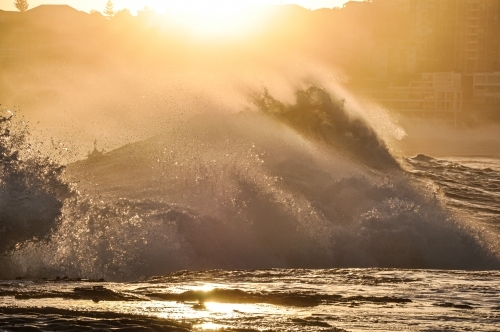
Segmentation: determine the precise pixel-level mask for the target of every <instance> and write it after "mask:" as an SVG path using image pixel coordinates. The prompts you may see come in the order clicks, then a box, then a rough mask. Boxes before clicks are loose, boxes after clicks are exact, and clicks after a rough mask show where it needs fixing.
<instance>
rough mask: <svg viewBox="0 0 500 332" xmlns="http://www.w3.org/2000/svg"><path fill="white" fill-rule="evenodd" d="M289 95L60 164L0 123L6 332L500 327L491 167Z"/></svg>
mask: <svg viewBox="0 0 500 332" xmlns="http://www.w3.org/2000/svg"><path fill="white" fill-rule="evenodd" d="M296 97H297V98H296V101H295V103H292V104H285V103H282V102H280V101H278V100H276V99H274V98H273V97H272V96H271V95H270V94H269V93H268V92H267V91H264V92H263V93H261V94H256V95H255V96H253V105H254V109H252V110H247V111H244V112H240V113H235V114H213V113H212V114H206V115H199V116H197V117H193V118H190V119H187V120H186V121H185V122H183V123H181V124H180V125H179V126H177V127H175V128H173V129H170V130H168V131H166V132H164V133H162V134H160V135H157V136H154V137H151V138H150V139H147V140H144V141H140V142H137V143H134V144H129V145H127V146H123V147H121V148H119V149H116V150H113V151H110V152H107V153H101V152H99V151H97V150H95V151H94V152H93V153H91V154H89V157H88V158H87V159H85V160H81V161H78V162H75V163H72V164H69V165H67V166H66V167H63V166H61V165H58V164H57V163H55V162H54V161H52V160H50V159H49V158H45V157H43V156H41V155H40V154H38V153H33V151H32V150H33V149H32V146H30V144H29V143H28V141H27V140H26V136H27V135H28V133H27V132H26V130H25V129H23V128H16V127H14V124H13V123H12V121H11V119H10V118H9V117H8V116H6V117H4V118H3V119H2V121H1V123H0V124H1V126H2V127H1V129H2V135H1V136H0V141H1V144H0V147H1V150H0V153H1V156H2V161H3V163H2V169H1V176H2V178H1V180H2V186H1V188H0V198H1V200H0V204H1V209H0V211H1V212H0V213H1V216H0V217H1V218H0V235H1V236H2V241H1V243H0V251H1V252H2V254H1V256H0V278H3V279H4V281H2V282H1V283H0V302H1V304H0V330H2V329H3V330H7V331H11V330H21V331H22V330H23V328H26V326H31V328H32V330H34V331H36V330H37V329H38V330H49V331H50V330H57V329H62V328H66V329H67V330H71V329H73V330H89V331H90V330H98V329H101V330H102V329H104V330H113V329H117V330H127V329H128V330H129V331H135V330H137V331H140V330H144V331H154V330H158V331H160V330H162V329H163V330H167V331H174V330H178V331H183V330H228V331H247V330H248V331H342V330H346V331H373V330H381V331H395V330H402V331H455V330H471V331H496V330H498V327H497V326H498V325H499V318H500V314H499V310H500V300H499V299H498V291H499V289H500V281H499V280H498V277H499V272H498V269H499V268H500V241H499V235H500V230H499V225H500V217H499V216H500V196H499V194H498V192H499V186H500V160H498V159H494V158H486V157H480V158H479V157H468V158H464V157H460V158H459V157H443V158H432V157H430V156H426V155H417V156H414V157H398V156H394V155H393V153H391V151H390V149H389V147H388V146H387V145H386V143H385V142H384V141H383V140H382V139H381V138H380V136H379V135H378V134H377V133H376V131H375V129H373V128H372V127H371V126H370V125H369V124H368V123H367V122H365V121H364V120H363V119H362V118H361V117H359V116H354V115H353V114H351V113H350V112H349V109H348V108H347V107H346V106H345V105H344V102H343V101H342V100H341V99H338V98H336V97H335V96H332V95H331V94H330V93H329V92H328V91H326V90H325V89H323V88H318V87H314V86H313V87H310V88H308V89H305V90H299V91H297V93H296ZM16 277H23V278H24V279H22V278H19V279H17V280H16V279H15V278H16Z"/></svg>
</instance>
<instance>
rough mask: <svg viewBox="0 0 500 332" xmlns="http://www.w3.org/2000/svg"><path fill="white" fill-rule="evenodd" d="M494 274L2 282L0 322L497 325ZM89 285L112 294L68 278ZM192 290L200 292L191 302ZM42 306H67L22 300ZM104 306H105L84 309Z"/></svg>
mask: <svg viewBox="0 0 500 332" xmlns="http://www.w3.org/2000/svg"><path fill="white" fill-rule="evenodd" d="M499 280H500V272H499V271H483V272H470V271H440V270H396V269H329V270H285V269H273V270H252V271H249V270H247V271H223V270H214V271H204V272H187V271H184V272H176V273H173V274H170V275H167V276H165V277H158V278H151V279H149V280H148V281H145V282H134V283H108V282H89V281H87V282H85V281H65V280H59V281H50V280H45V281H25V280H16V281H3V282H1V287H0V291H1V294H3V296H0V307H2V308H4V309H0V313H1V312H2V310H3V312H5V313H6V314H0V330H6V331H11V330H15V328H13V326H14V323H15V324H17V326H18V327H19V326H20V325H21V324H23V322H24V323H27V322H29V323H30V325H31V326H35V327H38V328H39V329H41V330H45V328H47V327H48V325H47V320H52V321H53V322H54V321H58V322H59V324H60V325H58V326H59V328H62V326H66V328H69V327H70V326H72V325H73V326H74V327H75V326H76V327H78V326H80V328H81V329H80V330H83V327H84V326H85V329H86V330H92V329H91V328H97V327H99V328H104V329H110V328H111V327H113V326H112V324H115V326H114V327H113V328H115V329H118V330H120V329H123V330H125V329H126V327H127V326H126V324H125V323H127V322H128V323H130V324H132V330H144V331H147V330H148V329H149V331H161V329H159V327H157V328H155V326H159V325H158V324H156V325H154V324H152V323H151V320H148V319H144V320H140V319H139V318H138V317H134V319H128V321H126V322H125V318H127V317H128V316H126V315H127V314H133V315H140V316H149V317H157V318H162V319H168V320H171V321H175V322H177V323H181V324H184V326H185V327H186V328H187V329H189V330H195V331H210V330H228V331H342V330H347V331H457V330H460V331H498V326H499V324H500V298H499V297H498V294H499V292H500V281H499ZM92 286H98V287H97V289H100V291H101V292H103V294H104V291H103V290H102V289H108V290H113V291H114V292H113V294H114V296H115V297H116V299H118V300H114V301H99V302H94V301H92V300H90V299H86V298H85V296H83V297H82V299H75V297H74V295H75V293H78V291H74V289H75V287H80V288H85V289H91V287H92ZM99 286H103V288H100V287H99ZM222 290H226V291H222ZM227 290H233V291H227ZM234 290H239V291H234ZM189 291H200V292H189ZM6 294H9V295H6ZM121 296H124V297H123V298H121ZM16 297H17V299H16ZM72 297H73V299H71V298H72ZM125 297H126V298H125ZM201 297H203V298H204V299H206V300H207V301H206V302H205V305H204V306H205V307H204V308H203V306H202V308H198V309H197V308H196V307H197V305H198V302H197V301H196V298H198V299H199V300H200V299H201ZM28 298H29V299H28ZM175 299H177V301H176V300H175ZM181 299H185V301H181ZM49 307H50V308H57V309H64V310H70V311H71V312H69V311H52V312H51V311H43V310H39V311H37V310H32V311H23V310H25V309H22V308H49ZM5 308H12V309H9V310H8V312H6V311H5V310H6V309H5ZM103 312H104V313H109V315H108V316H97V319H96V318H95V317H94V318H93V317H92V315H95V314H96V313H103ZM113 313H116V314H119V315H120V316H113ZM118 317H121V318H120V319H118ZM128 318H130V317H128ZM144 318H145V317H144ZM117 321H120V322H121V325H117V323H116V322H117ZM152 321H153V322H156V323H157V322H158V321H154V320H152ZM9 322H10V323H9ZM77 322H80V323H79V324H80V325H78V323H77ZM86 322H87V323H86ZM92 322H93V323H92ZM97 322H99V324H100V325H99V326H97V325H98V324H97ZM106 322H107V323H106ZM160 322H161V321H160ZM9 324H10V325H9ZM85 324H87V325H85ZM92 324H94V325H95V326H94V327H92ZM106 324H108V325H107V326H106ZM133 324H135V325H133ZM9 326H10V327H9ZM148 326H149V327H148ZM127 328H130V326H129V327H127ZM169 328H170V329H168V328H166V327H165V328H164V330H166V331H170V330H172V331H173V330H175V329H176V328H177V329H180V327H169ZM337 329H338V330H337ZM47 330H54V329H53V327H52V328H51V329H47ZM76 330H78V329H76ZM181 330H182V329H181Z"/></svg>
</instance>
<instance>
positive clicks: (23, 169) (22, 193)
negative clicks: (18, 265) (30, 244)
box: [0, 111, 74, 253]
mask: <svg viewBox="0 0 500 332" xmlns="http://www.w3.org/2000/svg"><path fill="white" fill-rule="evenodd" d="M27 135H28V127H27V125H23V124H22V123H18V124H17V126H16V125H14V126H13V115H12V113H11V112H10V111H8V112H7V114H5V116H0V253H2V252H4V251H5V250H7V249H12V248H13V247H19V246H22V245H23V243H24V241H27V240H32V239H33V240H41V239H47V238H48V237H49V235H50V234H51V232H52V231H53V230H54V229H55V228H56V227H57V225H58V224H59V223H60V221H61V217H62V214H61V208H62V206H63V204H64V201H65V200H67V199H68V198H70V197H71V196H73V195H74V190H73V188H72V185H71V184H69V183H67V182H65V181H64V180H63V179H62V176H63V173H64V167H63V166H61V165H58V164H57V163H55V162H53V161H52V160H50V159H49V158H46V157H44V156H43V154H41V152H40V151H39V150H36V148H35V147H34V146H32V145H31V144H30V143H28V140H27Z"/></svg>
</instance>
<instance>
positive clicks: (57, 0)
mask: <svg viewBox="0 0 500 332" xmlns="http://www.w3.org/2000/svg"><path fill="white" fill-rule="evenodd" d="M106 1H107V0H28V3H29V5H30V8H33V7H36V6H38V5H41V4H67V5H70V6H72V7H74V8H76V9H78V10H83V11H87V12H88V11H90V10H91V9H96V10H99V11H103V9H104V6H105V4H106ZM112 1H113V4H114V7H115V10H119V9H123V8H129V9H130V10H131V11H132V12H135V11H136V10H137V9H142V8H144V7H145V6H148V7H150V8H153V9H155V10H157V11H159V12H162V11H164V10H165V8H167V7H170V8H178V7H184V8H185V7H186V6H199V5H200V4H202V6H203V7H206V6H207V5H210V6H212V7H221V8H222V7H224V6H234V5H236V6H241V4H242V3H246V4H280V3H283V4H292V3H294V4H298V5H301V6H302V7H305V8H310V9H317V8H322V7H326V8H332V7H342V4H344V3H345V2H347V1H348V0H246V1H241V0H226V1H224V0H219V1H207V0H164V1H159V0H112ZM0 9H2V10H16V9H15V7H14V0H0Z"/></svg>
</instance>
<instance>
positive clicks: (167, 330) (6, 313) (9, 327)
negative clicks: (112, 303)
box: [0, 308, 191, 332]
mask: <svg viewBox="0 0 500 332" xmlns="http://www.w3.org/2000/svg"><path fill="white" fill-rule="evenodd" d="M4 330H6V331H23V332H24V331H118V332H119V331H164V332H189V331H191V326H190V325H188V324H181V323H176V322H173V321H169V320H166V319H162V318H154V317H144V316H139V315H127V314H118V313H111V312H88V311H81V312H80V311H72V310H65V309H56V308H0V331H4Z"/></svg>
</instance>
